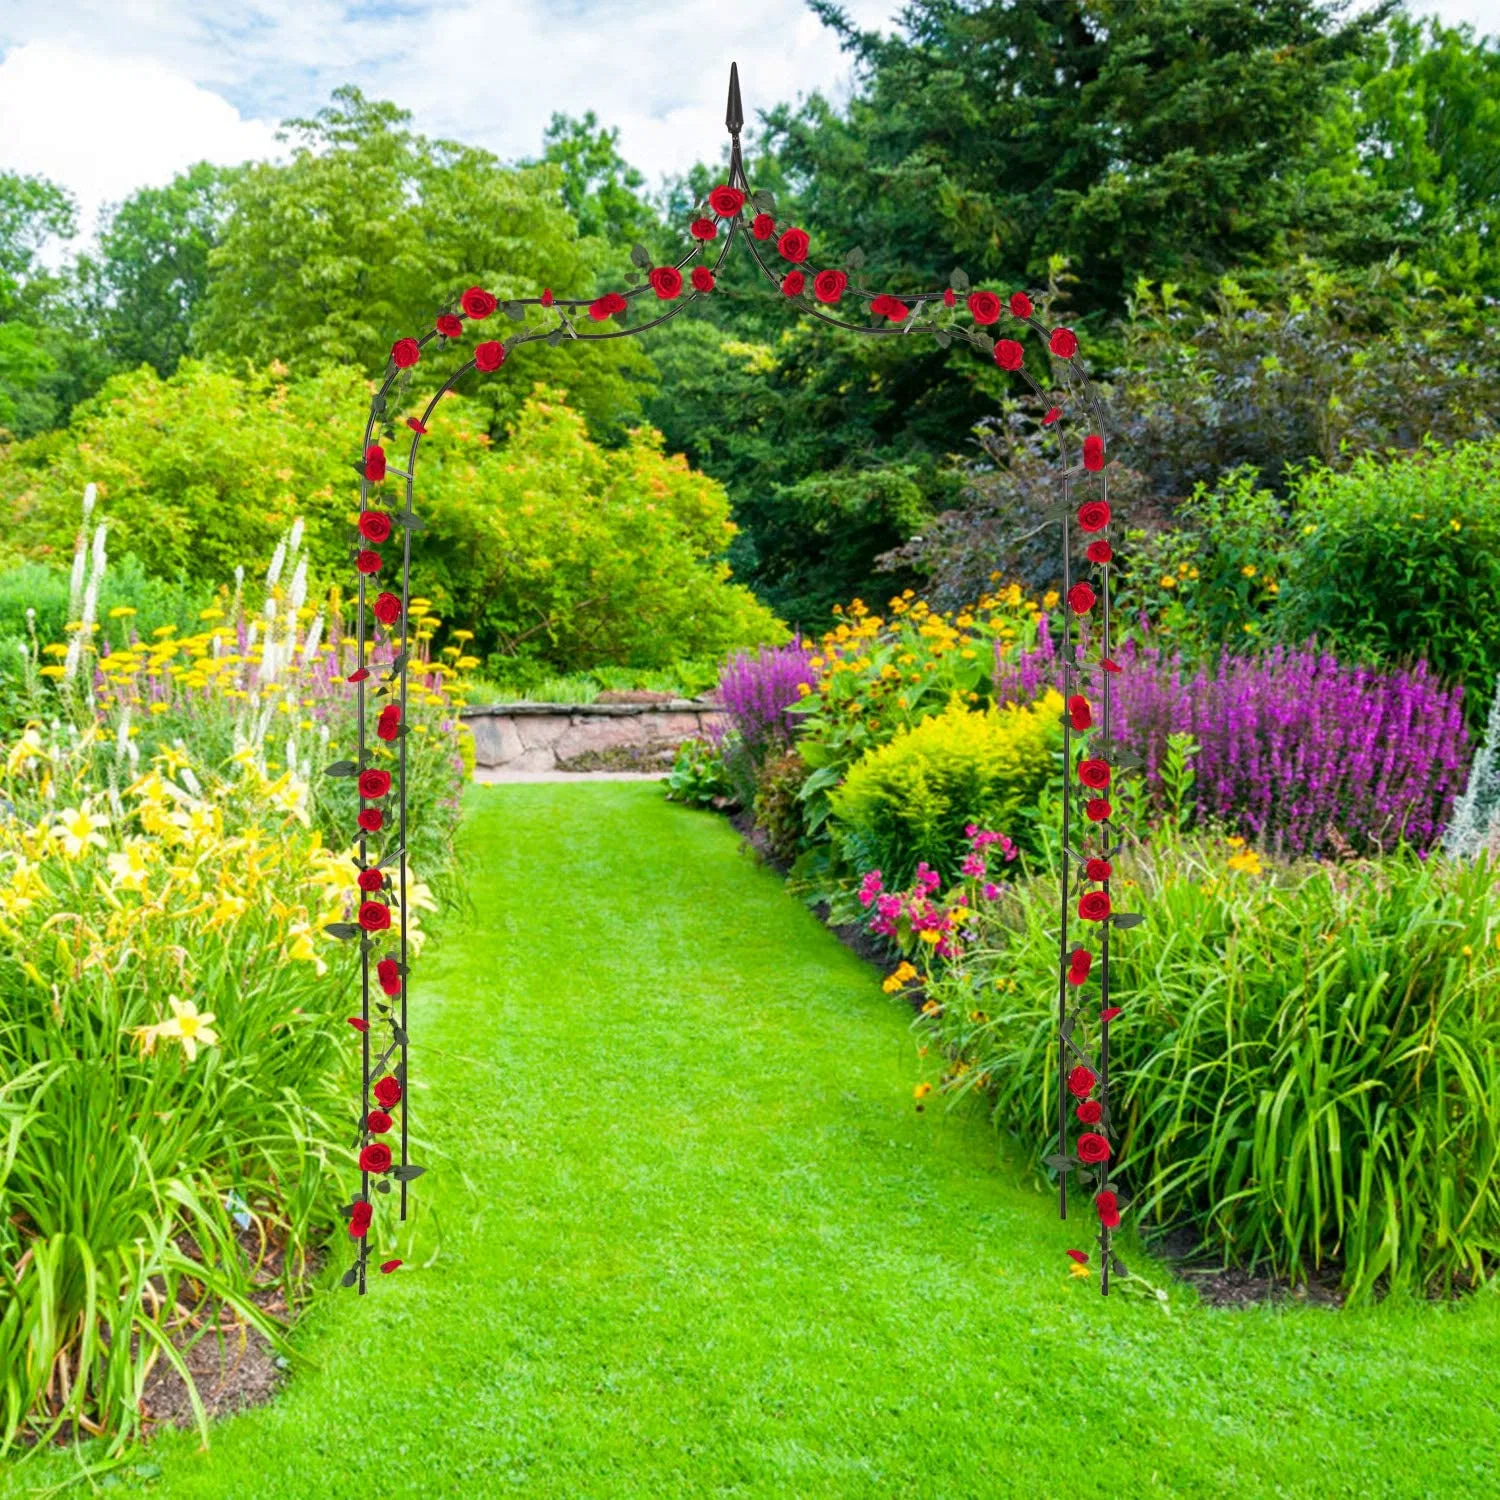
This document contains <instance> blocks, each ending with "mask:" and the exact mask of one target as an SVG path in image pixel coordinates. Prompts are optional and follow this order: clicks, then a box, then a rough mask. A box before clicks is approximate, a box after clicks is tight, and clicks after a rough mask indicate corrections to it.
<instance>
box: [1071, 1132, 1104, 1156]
mask: <svg viewBox="0 0 1500 1500" xmlns="http://www.w3.org/2000/svg"><path fill="white" fill-rule="evenodd" d="M1074 1149H1075V1150H1076V1151H1077V1152H1078V1160H1079V1161H1086V1162H1089V1163H1090V1164H1092V1163H1094V1162H1096V1161H1108V1160H1109V1142H1108V1141H1107V1140H1105V1139H1104V1137H1103V1136H1102V1135H1095V1134H1094V1132H1093V1131H1091V1130H1085V1131H1084V1133H1083V1134H1082V1135H1081V1136H1079V1137H1078V1143H1077V1145H1076V1146H1075V1147H1074Z"/></svg>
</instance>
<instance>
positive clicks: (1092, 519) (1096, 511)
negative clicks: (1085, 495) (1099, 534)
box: [1078, 500, 1110, 531]
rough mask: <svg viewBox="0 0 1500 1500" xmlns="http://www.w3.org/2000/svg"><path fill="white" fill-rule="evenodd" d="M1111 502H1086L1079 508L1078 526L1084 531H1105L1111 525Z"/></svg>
mask: <svg viewBox="0 0 1500 1500" xmlns="http://www.w3.org/2000/svg"><path fill="white" fill-rule="evenodd" d="M1109 516H1110V510H1109V501H1108V500H1085V501H1084V503H1083V504H1082V505H1080V506H1079V507H1078V524H1079V526H1080V527H1082V528H1083V530H1084V531H1103V530H1104V528H1105V527H1106V526H1108V525H1109Z"/></svg>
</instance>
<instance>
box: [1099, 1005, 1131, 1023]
mask: <svg viewBox="0 0 1500 1500" xmlns="http://www.w3.org/2000/svg"><path fill="white" fill-rule="evenodd" d="M1124 1014H1125V1012H1124V1011H1123V1010H1121V1009H1120V1007H1119V1006H1118V1005H1111V1006H1110V1008H1109V1009H1108V1010H1101V1011H1100V1012H1099V1019H1100V1020H1101V1021H1113V1020H1114V1018H1115V1017H1116V1016H1123V1015H1124Z"/></svg>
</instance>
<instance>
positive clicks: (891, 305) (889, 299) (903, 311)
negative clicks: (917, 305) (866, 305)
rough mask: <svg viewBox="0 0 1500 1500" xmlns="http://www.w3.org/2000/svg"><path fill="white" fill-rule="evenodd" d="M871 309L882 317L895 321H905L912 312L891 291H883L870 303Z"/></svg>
mask: <svg viewBox="0 0 1500 1500" xmlns="http://www.w3.org/2000/svg"><path fill="white" fill-rule="evenodd" d="M870 311H871V312H872V313H876V314H877V315H878V316H880V317H882V318H889V319H890V320H891V322H893V323H900V322H902V321H904V320H905V319H906V318H907V317H908V316H909V315H910V313H911V309H910V308H909V307H908V306H907V305H906V304H905V303H904V302H903V301H902V300H901V299H900V298H899V297H893V296H891V294H890V293H889V292H882V293H881V294H880V295H879V296H878V297H876V298H874V300H873V301H871V303H870Z"/></svg>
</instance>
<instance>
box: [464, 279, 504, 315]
mask: <svg viewBox="0 0 1500 1500" xmlns="http://www.w3.org/2000/svg"><path fill="white" fill-rule="evenodd" d="M458 300H459V302H460V304H461V305H462V307H463V310H464V313H465V314H466V315H467V316H468V317H471V318H487V317H489V315H490V314H491V313H492V312H494V310H495V299H494V298H493V297H492V296H490V294H489V293H488V292H487V291H485V289H484V288H483V287H479V286H471V287H470V288H469V290H468V291H466V292H465V293H464V294H463V296H462V297H460V298H459V299H458Z"/></svg>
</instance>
